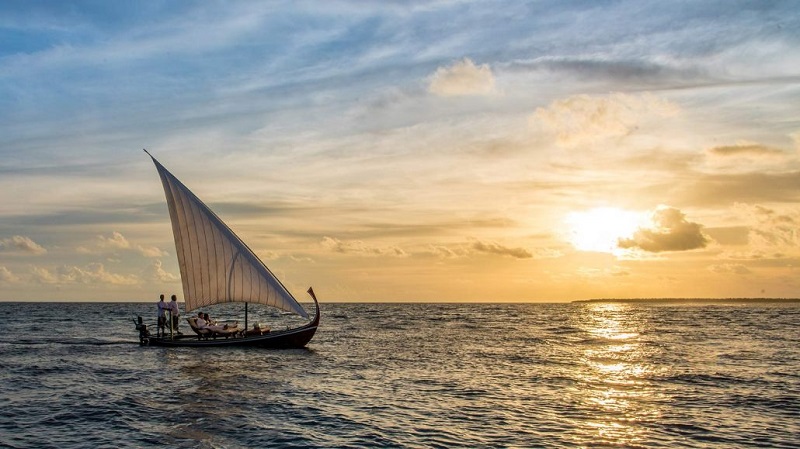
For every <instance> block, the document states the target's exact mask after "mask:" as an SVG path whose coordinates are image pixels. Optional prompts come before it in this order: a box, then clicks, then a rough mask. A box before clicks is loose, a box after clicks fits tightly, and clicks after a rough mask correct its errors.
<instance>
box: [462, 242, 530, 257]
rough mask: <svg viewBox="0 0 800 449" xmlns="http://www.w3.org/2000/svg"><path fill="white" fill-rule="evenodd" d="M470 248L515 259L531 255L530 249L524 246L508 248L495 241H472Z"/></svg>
mask: <svg viewBox="0 0 800 449" xmlns="http://www.w3.org/2000/svg"><path fill="white" fill-rule="evenodd" d="M472 249H474V250H475V251H477V252H479V253H488V254H497V255H500V256H510V257H513V258H516V259H530V258H532V257H533V254H531V252H530V251H528V250H526V249H524V248H510V247H507V246H503V245H500V244H497V243H493V242H490V243H485V242H480V241H478V242H474V243H473V244H472Z"/></svg>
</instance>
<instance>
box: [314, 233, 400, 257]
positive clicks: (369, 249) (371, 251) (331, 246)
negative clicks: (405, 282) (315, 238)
mask: <svg viewBox="0 0 800 449" xmlns="http://www.w3.org/2000/svg"><path fill="white" fill-rule="evenodd" d="M321 244H322V246H323V247H325V248H327V249H328V250H330V251H333V252H337V253H342V254H360V255H364V256H395V257H403V256H406V252H405V251H403V249H401V248H398V247H388V248H379V247H375V246H369V245H367V244H365V243H364V242H362V241H360V240H349V241H344V240H339V239H337V238H334V237H328V236H325V237H323V239H322V242H321Z"/></svg>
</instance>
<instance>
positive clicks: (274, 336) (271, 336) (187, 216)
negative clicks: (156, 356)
mask: <svg viewBox="0 0 800 449" xmlns="http://www.w3.org/2000/svg"><path fill="white" fill-rule="evenodd" d="M144 151H145V153H147V155H148V156H150V158H151V159H152V160H153V163H154V164H155V166H156V170H158V174H159V176H160V177H161V183H162V184H163V186H164V194H165V195H166V199H167V207H168V209H169V217H170V220H171V221H172V234H173V236H174V238H175V250H176V252H177V255H178V264H179V266H180V271H181V281H182V283H183V297H184V307H185V310H186V312H187V314H188V312H191V311H193V310H196V309H198V308H200V307H206V306H211V305H214V304H222V303H244V310H245V324H244V329H242V330H241V331H237V330H236V328H233V329H231V331H230V332H228V331H227V330H226V332H223V333H221V334H224V335H218V334H217V333H215V332H203V330H202V329H196V328H195V327H194V325H192V329H193V330H194V333H196V335H194V334H188V333H187V334H185V335H179V334H177V333H176V332H172V330H171V329H170V332H168V333H167V335H163V336H153V335H152V334H151V333H150V331H149V330H148V328H147V325H146V324H144V323H143V322H142V318H141V317H138V320H134V324H136V329H137V330H138V331H139V341H140V343H141V344H142V345H144V346H255V347H264V348H302V347H304V346H305V345H306V344H308V342H309V341H311V339H312V338H313V337H314V333H316V331H317V327H318V326H319V319H320V313H319V302H317V297H316V295H315V294H314V290H313V289H312V288H309V289H308V294H309V295H310V296H311V298H312V299H313V300H314V306H315V308H316V313H315V315H314V318H313V319H310V321H308V323H306V324H304V325H302V326H300V327H296V328H292V329H286V330H280V331H267V332H262V331H260V330H259V332H252V331H249V330H248V329H247V305H248V304H249V303H254V304H263V305H267V306H271V307H274V308H276V309H279V310H281V311H284V312H288V313H290V314H295V315H299V316H301V317H303V318H305V319H309V315H308V313H307V312H306V310H305V309H304V308H303V306H301V305H300V303H298V302H297V300H296V299H295V298H294V296H292V294H291V293H289V291H288V289H287V288H286V287H285V286H284V285H283V284H282V283H281V282H280V280H278V278H277V277H275V275H274V274H273V273H272V272H271V271H270V270H269V268H267V266H266V265H265V264H264V262H262V261H261V259H259V258H258V256H256V255H255V254H254V253H253V251H252V250H251V249H250V248H249V247H248V246H247V245H246V244H245V243H244V242H243V241H242V240H241V239H240V238H239V237H238V236H237V235H236V234H235V233H234V232H233V231H232V230H231V229H230V228H229V227H228V226H227V225H226V224H225V223H224V222H223V221H222V220H221V219H220V218H219V217H218V216H217V215H216V214H215V213H214V212H213V211H212V210H211V209H209V207H208V206H206V205H205V204H204V203H203V202H202V201H201V200H200V198H198V197H197V196H196V195H195V194H194V193H192V191H191V190H189V189H188V188H187V187H186V186H185V185H183V183H182V182H180V181H179V180H178V178H176V177H175V176H174V175H173V174H172V173H170V172H169V170H167V169H166V168H164V166H163V165H161V163H160V162H158V161H157V160H156V158H155V157H153V155H151V154H150V153H149V152H148V151H147V150H144ZM190 320H191V318H190ZM192 323H193V322H192V321H190V324H192ZM237 327H238V325H237Z"/></svg>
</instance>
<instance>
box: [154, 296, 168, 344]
mask: <svg viewBox="0 0 800 449" xmlns="http://www.w3.org/2000/svg"><path fill="white" fill-rule="evenodd" d="M160 298H161V300H160V301H158V303H156V306H157V307H158V315H156V316H157V318H158V327H157V328H156V338H159V337H161V336H163V335H166V333H165V332H164V327H165V326H166V324H167V314H166V312H167V310H169V304H167V303H165V302H164V295H161V296H160Z"/></svg>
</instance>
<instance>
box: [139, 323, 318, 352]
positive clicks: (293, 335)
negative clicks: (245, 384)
mask: <svg viewBox="0 0 800 449" xmlns="http://www.w3.org/2000/svg"><path fill="white" fill-rule="evenodd" d="M316 332H317V326H316V325H314V326H303V327H300V328H297V329H290V330H286V331H280V332H270V333H268V334H264V335H254V336H249V337H228V338H225V337H217V338H208V339H200V338H198V337H197V336H194V335H191V336H190V335H182V336H179V337H178V338H169V337H167V338H152V337H145V338H144V339H142V341H141V344H142V346H167V347H179V346H188V347H219V346H240V347H257V348H269V349H291V348H302V347H305V346H306V345H307V344H308V342H309V341H311V339H312V338H313V337H314V334H315V333H316Z"/></svg>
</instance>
